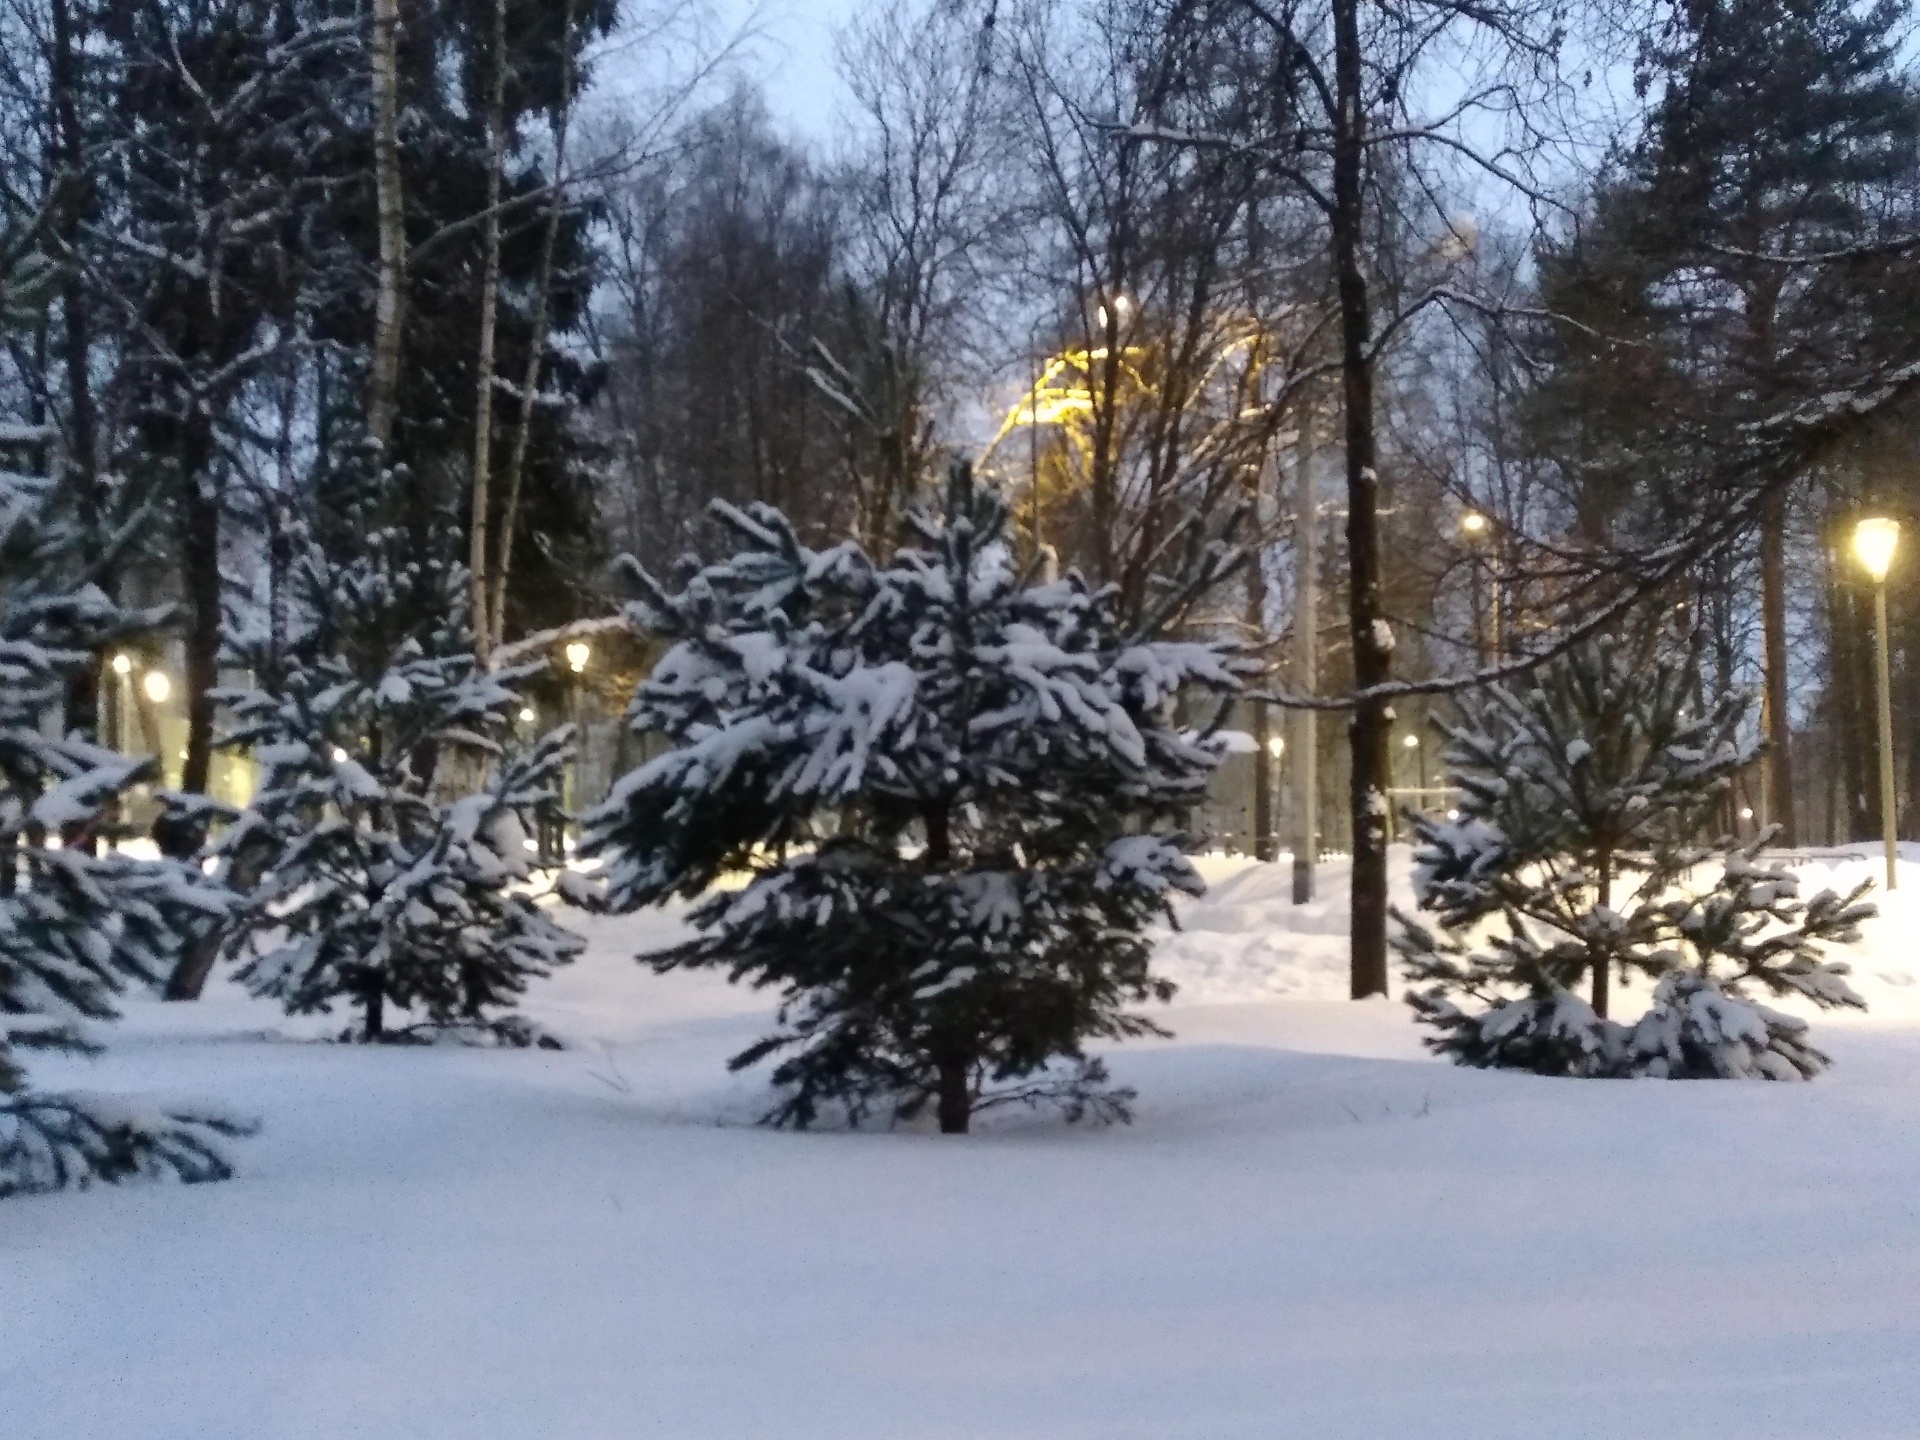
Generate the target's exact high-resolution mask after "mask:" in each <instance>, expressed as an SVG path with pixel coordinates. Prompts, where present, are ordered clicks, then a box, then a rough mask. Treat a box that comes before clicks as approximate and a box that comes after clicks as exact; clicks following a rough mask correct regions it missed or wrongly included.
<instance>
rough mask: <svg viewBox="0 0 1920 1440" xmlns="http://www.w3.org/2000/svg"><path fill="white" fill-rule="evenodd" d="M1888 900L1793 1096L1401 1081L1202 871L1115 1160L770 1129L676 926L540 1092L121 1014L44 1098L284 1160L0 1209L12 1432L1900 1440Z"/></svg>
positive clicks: (1337, 906)
mask: <svg viewBox="0 0 1920 1440" xmlns="http://www.w3.org/2000/svg"><path fill="white" fill-rule="evenodd" d="M1911 860H1912V863H1909V864H1908V865H1906V866H1905V867H1904V868H1905V870H1906V872H1907V873H1908V874H1909V876H1910V878H1909V879H1908V880H1907V883H1906V886H1905V887H1904V888H1903V889H1902V890H1901V891H1900V892H1898V893H1897V894H1895V895H1894V896H1893V897H1892V898H1891V903H1890V904H1889V905H1888V913H1887V915H1886V917H1885V918H1884V919H1882V920H1879V921H1876V922H1873V924H1872V926H1871V927H1870V933H1869V934H1868V936H1867V941H1866V943H1865V944H1864V945H1863V946H1862V947H1860V949H1859V952H1858V953H1857V954H1856V956H1855V957H1854V958H1855V960H1856V964H1857V969H1858V971H1859V976H1858V980H1859V988H1860V989H1861V990H1862V992H1863V993H1864V994H1866V995H1867V997H1868V999H1869V1000H1870V1002H1871V1003H1872V1005H1873V1010H1872V1011H1871V1012H1870V1013H1869V1014H1867V1015H1865V1016H1859V1017H1854V1016H1839V1017H1836V1016H1823V1017H1821V1019H1820V1020H1819V1021H1818V1023H1817V1028H1816V1038H1817V1039H1818V1040H1819V1041H1820V1042H1821V1043H1823V1044H1824V1046H1825V1048H1827V1049H1828V1050H1829V1051H1830V1052H1831V1053H1832V1054H1833V1055H1834V1057H1835V1060H1836V1065H1835V1068H1834V1070H1833V1071H1832V1073H1831V1074H1829V1075H1828V1076H1826V1077H1823V1078H1822V1079H1821V1080H1819V1081H1817V1082H1815V1083H1814V1084H1811V1085H1803V1086H1797V1085H1765V1084H1758V1083H1753V1084H1738V1083H1723V1084H1708V1083H1696V1084H1671V1083H1661V1082H1654V1081H1645V1082H1639V1083H1633V1082H1613V1083H1609V1082H1603V1081H1548V1080H1539V1079H1533V1078H1531V1077H1526V1076H1516V1075H1501V1074H1481V1073H1477V1072H1468V1071H1461V1070H1457V1069H1454V1068H1452V1067H1450V1066H1446V1065H1441V1064H1437V1063H1434V1062H1433V1061H1431V1060H1430V1059H1428V1058H1427V1057H1425V1055H1424V1054H1423V1052H1422V1051H1421V1049H1420V1046H1419V1043H1418V1036H1417V1033H1416V1031H1415V1029H1414V1026H1413V1024H1412V1023H1411V1021H1410V1019H1409V1016H1408V1012H1407V1010H1406V1008H1405V1007H1404V1006H1402V1005H1400V1004H1398V1003H1388V1002H1370V1003H1367V1004H1362V1005H1354V1004H1351V1003H1348V1002H1346V1001H1345V1000H1343V999H1342V998H1341V997H1342V996H1343V995H1344V993H1345V985H1346V976H1345V945H1344V935H1343V932H1344V929H1345V912H1344V904H1343V902H1342V900H1341V897H1340V890H1341V888H1342V883H1343V879H1344V877H1343V876H1342V875H1341V874H1340V873H1339V871H1338V869H1337V868H1336V867H1334V866H1331V865H1330V866H1328V867H1326V868H1325V869H1324V870H1323V873H1322V883H1323V887H1324V894H1325V896H1326V898H1324V899H1322V900H1321V901H1319V902H1318V903H1316V904H1314V905H1311V906H1307V907H1302V908H1300V909H1296V908H1295V907H1293V906H1292V905H1291V904H1289V903H1288V902H1287V894H1286V892H1287V885H1288V875H1287V871H1286V869H1285V867H1283V866H1257V865H1250V864H1247V863H1245V862H1237V861H1234V862H1229V861H1214V862H1209V863H1208V865H1207V869H1208V873H1209V878H1210V880H1211V881H1212V882H1213V884H1214V889H1213V892H1212V893H1211V895H1210V896H1209V897H1208V898H1207V899H1206V900H1204V901H1201V902H1198V903H1196V904H1193V905H1191V906H1189V907H1188V908H1187V911H1186V914H1185V921H1186V926H1187V928H1186V931H1185V932H1184V933H1183V934H1180V935H1177V936H1172V937H1169V938H1167V939H1166V940H1165V941H1164V942H1163V944H1162V946H1161V956H1162V968H1163V969H1164V970H1165V972H1166V973H1168V974H1169V975H1171V976H1172V977H1173V978H1175V979H1176V980H1178V981H1180V982H1181V984H1182V986H1183V993H1182V996H1181V1002H1180V1003H1179V1004H1177V1005H1176V1006H1175V1007H1174V1008H1173V1009H1172V1010H1171V1011H1169V1012H1167V1013H1165V1014H1164V1015H1163V1016H1162V1017H1161V1018H1162V1019H1164V1020H1165V1021H1166V1022H1167V1023H1169V1024H1170V1025H1171V1026H1172V1028H1173V1029H1175V1030H1176V1031H1177V1032H1178V1038H1177V1039H1176V1040H1173V1041H1171V1042H1166V1043H1154V1044H1140V1045H1132V1046H1127V1047H1124V1048H1122V1049H1121V1050H1119V1051H1118V1052H1117V1053H1116V1054H1115V1056H1114V1058H1113V1061H1112V1064H1113V1069H1114V1072H1115V1075H1116V1077H1117V1078H1118V1079H1120V1080H1122V1081H1123V1082H1125V1083H1128V1084H1131V1085H1134V1086H1136V1087H1137V1088H1138V1089H1139V1091H1140V1102H1139V1105H1138V1112H1137V1118H1136V1123H1135V1124H1133V1125H1132V1126H1130V1127H1118V1128H1113V1129H1099V1128H1085V1127H1081V1128H1068V1127H1064V1126H1062V1125H1060V1124H1059V1123H1057V1122H1056V1121H1054V1120H1052V1119H1050V1118H1047V1117H1040V1116H1032V1117H1029V1116H1020V1115H1015V1116H1009V1117H1007V1118H1006V1119H1004V1120H1002V1121H999V1122H998V1123H996V1124H994V1125H992V1126H989V1127H988V1128H987V1129H986V1130H985V1131H984V1132H983V1133H980V1134H976V1135H974V1136H970V1137H967V1138H964V1139H955V1138H942V1137H940V1136H937V1135H932V1134H928V1133H925V1132H924V1131H922V1130H917V1129H916V1130H913V1131H896V1132H892V1133H866V1134H844V1133H824V1134H822V1133H816V1134H810V1135H792V1134H776V1133H769V1132H767V1131H764V1130H761V1129H758V1128H756V1127H754V1126H753V1125H752V1124H751V1123H750V1121H751V1119H752V1117H753V1116H754V1115H755V1114H756V1113H757V1112H758V1110H759V1109H760V1108H761V1107H762V1105H763V1103H764V1098H765V1097H764V1093H763V1092H762V1091H761V1090H760V1088H759V1085H758V1082H757V1081H756V1080H755V1079H754V1078H753V1077H729V1076H727V1075H726V1074H725V1072H724V1069H723V1061H724V1059H725V1057H726V1056H727V1055H728V1054H729V1053H731V1052H732V1051H733V1050H734V1049H736V1048H738V1046H739V1045H740V1044H741V1043H743V1042H744V1041H745V1040H746V1039H748V1038H749V1037H751V1036H753V1035H754V1034H755V1033H757V1030H758V1027H759V1026H760V1025H761V1023H762V1022H763V1020H764V1017H765V1014H766V1011H767V1008H768V1005H767V997H765V996H758V995H754V994H752V993H749V992H741V991H736V990H732V989H729V988H728V987H727V986H726V985H725V984H724V983H723V982H722V981H720V980H718V979H716V978H711V977H704V976H697V977H687V976H674V977H667V978H656V977H654V976H652V975H651V974H649V973H647V972H645V971H643V970H642V969H641V968H640V967H639V966H636V965H634V964H633V963H632V962H631V960H630V959H628V958H627V957H628V956H629V955H630V954H631V953H632V952H633V951H635V950H637V949H640V948H644V947H646V946H649V945H653V944H657V943H660V942H661V941H663V940H665V939H667V938H669V937H671V936H672V935H673V934H675V933H676V930H675V923H674V921H673V920H672V918H671V917H662V916H649V917H640V918H636V919H628V920H621V921H604V922H596V923H595V924H593V925H592V926H590V927H589V928H590V930H591V935H592V940H593V946H592V949H591V951H590V953H589V954H588V955H587V957H586V958H585V959H583V960H582V961H581V962H580V963H579V964H578V965H576V966H574V967H573V968H572V969H571V970H569V971H567V972H565V973H563V974H562V975H560V976H558V977H556V978H555V979H554V980H553V981H551V982H550V983H548V984H545V985H543V986H542V987H541V989H540V990H539V992H538V993H537V995H536V996H535V997H534V998H533V1001H532V1003H531V1004H530V1005H529V1007H528V1009H529V1012H530V1013H531V1014H533V1015H534V1016H535V1017H536V1018H538V1019H539V1020H541V1021H543V1022H544V1023H546V1024H548V1025H549V1026H551V1027H552V1028H554V1029H556V1030H557V1031H559V1032H560V1033H562V1034H564V1035H566V1036H567V1037H569V1039H571V1040H572V1041H573V1042H574V1046H573V1048H571V1049H569V1050H567V1051H565V1052H562V1053H551V1052H533V1053H500V1052H474V1051H460V1050H453V1049H436V1050H391V1051H378V1050H375V1051H370V1050H366V1049H361V1048H357V1047H343V1046H331V1045H321V1044H311V1043H300V1037H302V1036H306V1035H311V1034H312V1033H314V1031H315V1029H316V1027H315V1026H313V1025H311V1024H307V1023H294V1022H288V1021H285V1020H284V1019H282V1018H281V1017H280V1016H279V1014H278V1013H277V1012H276V1011H274V1010H272V1009H270V1008H267V1007H264V1006H261V1005H257V1004H255V1003H253V1002H250V1001H248V1000H247V999H245V998H244V997H243V996H240V995H238V994H236V993H234V992H233V991H232V990H230V989H217V992H216V993H215V994H213V995H212V996H210V998H209V999H208V1000H207V1001H206V1002H203V1003H202V1004H200V1005H197V1006H160V1005H157V1004H152V1003H146V1002H142V1003H138V1004H136V1005H134V1006H133V1007H131V1009H130V1013H129V1017H128V1020H127V1022H126V1023H125V1024H124V1025H122V1026H119V1027H117V1028H116V1029H115V1030H114V1031H112V1032H111V1033H110V1034H109V1035H108V1037H107V1038H108V1039H109V1040H110V1041H111V1044H112V1049H111V1050H110V1052H109V1053H108V1055H107V1056H106V1057H105V1058H104V1059H101V1060H97V1061H92V1062H80V1061H53V1060H48V1059H36V1060H35V1062H34V1075H35V1078H36V1080H37V1081H38V1082H39V1083H41V1084H43V1085H45V1086H48V1087H75V1086H85V1087H86V1088H90V1089H100V1090H120V1089H127V1090H134V1089H137V1090H141V1091H148V1092H154V1093H161V1094H168V1095H186V1096H193V1097H199V1096H210V1097H213V1098H217V1099H219V1100H221V1101H223V1102H225V1103H227V1104H229V1105H233V1106H236V1107H241V1108H245V1109H249V1110H253V1111H255V1112H257V1113H259V1114H260V1115H261V1117H262V1118H263V1120H264V1122H265V1128H264V1130H263V1132H262V1133H261V1135H260V1136H259V1137H258V1138H257V1139H254V1140H251V1141H247V1142H243V1143H242V1144H241V1145H240V1146H239V1152H238V1153H239V1161H240V1164H241V1174H240V1177H239V1178H238V1179H236V1180H235V1181H233V1182H231V1183H230V1184H226V1185H218V1186H206V1187H198V1188H192V1189H185V1188H181V1187H177V1186H168V1187H162V1186H143V1187H131V1188H127V1189H122V1190H104V1191H98V1192H94V1193H91V1194H85V1195H72V1194H69V1195H59V1196H51V1197H42V1198H36V1199H31V1200H15V1201H10V1202H6V1203H4V1204H0V1435H3V1436H5V1437H6V1440H40V1437H59V1440H84V1437H95V1436H98V1437H102V1440H105V1437H116V1440H141V1437H179V1440H228V1437H232V1440H271V1437H293V1436H300V1437H328V1440H334V1437H349V1436H352V1437H379V1440H389V1437H392V1440H401V1437H405V1440H438V1437H488V1440H493V1437H499V1440H507V1437H512V1440H532V1437H538V1440H587V1437H620V1440H630V1437H639V1436H667V1437H687V1440H730V1437H755V1440H812V1437H821V1440H825V1437H832V1440H868V1437H879V1440H884V1437H928V1440H932V1437H939V1440H997V1437H1022V1440H1026V1437H1034V1440H1040V1437H1045V1440H1076V1437H1088V1440H1095V1437H1097V1440H1125V1437H1149V1436H1151V1437H1170V1436H1179V1437H1187V1436H1191V1437H1195V1440H1231V1437H1242V1436H1245V1437H1255V1436H1257V1437H1262V1440H1269V1437H1293V1436H1300V1437H1314V1440H1330V1437H1346V1436H1354V1437H1473V1440H1501V1437H1509V1436H1511V1437H1521V1436H1525V1437H1529V1440H1537V1437H1542V1436H1552V1437H1584V1436H1602V1435H1604V1436H1609V1437H1625V1436H1631V1437H1662V1440H1669V1437H1671V1440H1679V1437H1690V1436H1701V1437H1706V1436H1712V1437H1715V1440H1718V1437H1723V1436H1728V1435H1738V1436H1742V1437H1755V1436H1795V1437H1803V1436H1817V1437H1824V1440H1841V1437H1866V1436H1884V1437H1892V1436H1909V1437H1910V1436H1914V1435H1920V985H1916V983H1915V981H1916V977H1920V951H1917V950H1916V946H1915V934H1916V928H1915V927H1916V922H1920V851H1916V852H1915V853H1914V855H1913V856H1912V857H1911ZM1874 870H1875V866H1874V864H1873V862H1872V860H1871V859H1870V858H1862V859H1857V860H1854V859H1849V860H1842V861H1837V862H1818V863H1815V864H1813V865H1811V866H1810V867H1809V880H1810V881H1811V882H1812V883H1811V888H1818V887H1819V886H1820V885H1822V884H1826V883H1833V884H1836V885H1838V884H1845V883H1847V882H1848V881H1849V879H1850V878H1852V877H1855V876H1859V875H1866V874H1870V873H1873V872H1874ZM1881 898H1882V900H1883V901H1885V900H1886V899H1887V897H1881ZM337 1023H338V1022H336V1024H337Z"/></svg>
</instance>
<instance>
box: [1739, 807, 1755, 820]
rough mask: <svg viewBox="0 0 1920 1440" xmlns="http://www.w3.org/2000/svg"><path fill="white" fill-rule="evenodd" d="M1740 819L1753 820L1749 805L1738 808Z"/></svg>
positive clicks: (1751, 809) (1751, 808)
mask: <svg viewBox="0 0 1920 1440" xmlns="http://www.w3.org/2000/svg"><path fill="white" fill-rule="evenodd" d="M1740 818H1741V819H1742V820H1751V819H1753V807H1752V806H1751V805H1742V806H1741V807H1740Z"/></svg>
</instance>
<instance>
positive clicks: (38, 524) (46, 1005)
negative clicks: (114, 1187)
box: [0, 474, 248, 1196]
mask: <svg viewBox="0 0 1920 1440" xmlns="http://www.w3.org/2000/svg"><path fill="white" fill-rule="evenodd" d="M52 488H53V487H52V485H51V484H50V482H48V481H46V480H44V479H40V478H37V477H27V476H17V475H11V474H0V1096H4V1097H7V1098H6V1099H5V1100H4V1101H3V1102H0V1196H4V1195H10V1194H14V1193H17V1192H20V1191H33V1190H45V1189H54V1188H57V1187H59V1186H62V1185H68V1184H86V1183H89V1182H90V1181H93V1180H119V1179H122V1178H125V1177H126V1176H129V1175H133V1174H158V1173H172V1174H175V1175H178V1176H179V1177H181V1178H182V1179H186V1180H212V1179H221V1178H224V1177H225V1176H226V1175H228V1174H230V1173H231V1171H230V1170H229V1168H228V1165H227V1162H226V1160H225V1158H224V1157H223V1156H222V1154H221V1151H220V1148H219V1145H218V1143H217V1138H218V1137H219V1136H220V1135H235V1134H240V1133H243V1132H244V1131H245V1130H246V1129H247V1128H248V1127H247V1126H245V1125H244V1124H242V1123H241V1122H238V1121H235V1120H233V1119H231V1118H229V1117H224V1116H220V1115H215V1114H212V1113H206V1112H200V1111H181V1110H177V1109H167V1108H164V1107H155V1106H149V1105H139V1104H133V1103H130V1102H126V1101H116V1100H112V1099H110V1098H106V1097H97V1096H81V1095H37V1094H31V1093H24V1094H23V1093H21V1092H23V1091H24V1089H25V1086H26V1073H25V1069H24V1067H23V1065H22V1064H21V1062H20V1059H19V1057H18V1055H17V1053H16V1052H17V1051H18V1050H22V1049H42V1050H65V1051H78V1052H86V1051H90V1050H92V1049H93V1048H95V1047H94V1044H93V1042H92V1041H91V1040H90V1039H89V1038H88V1036H87V1033H86V1028H85V1027H86V1025H87V1023H88V1022H91V1021H102V1020H111V1019H112V1018H114V1014H115V1011H114V999H115V997H116V996H118V995H119V994H120V993H121V992H122V991H123V990H124V989H125V988H126V987H127V986H128V985H130V984H136V985H154V984H157V983H159V982H160V981H161V980H162V979H164V978H165V977H166V975H167V973H168V971H169V970H170V969H171V968H172V965H173V963H174V960H175V958H176V956H177V955H178V954H179V952H180V950H181V949H182V948H183V947H184V946H185V945H186V944H187V943H188V942H189V941H190V940H191V939H192V937H193V936H194V935H195V934H196V933H197V932H198V931H199V930H200V929H202V928H204V927H206V926H207V925H209V924H212V923H214V922H215V921H216V920H217V919H218V918H219V917H220V916H221V915H222V914H223V913H224V912H225V909H226V906H227V896H226V893H225V891H224V890H222V889H221V888H220V887H219V886H217V885H214V884H212V883H210V882H209V881H208V880H207V879H206V878H205V877H204V876H202V875H201V874H200V873H199V872H198V871H196V870H194V869H193V868H191V867H189V866H185V865H179V864H175V863H173V862H171V861H165V860H162V861H148V860H140V859H136V858H134V857H132V856H130V855H127V854H123V853H120V852H118V851H114V850H110V849H109V850H105V851H101V849H100V840H101V837H102V833H103V831H104V830H105V828H106V827H107V822H108V820H109V818H110V815H111V812H112V810H113V808H114V807H115V805H116V804H117V803H118V801H119V799H120V797H121V796H122V795H123V794H124V793H125V792H126V791H127V790H128V789H129V787H131V786H132V785H133V784H134V783H135V782H137V781H139V780H142V779H144V778H146V777H147V775H148V773H149V770H150V762H147V761H136V760H128V759H125V758H123V757H122V756H119V755H116V754H114V753H113V752H112V751H109V750H103V749H101V748H100V747H98V746H96V745H94V744H92V743H90V742H88V741H85V740H83V739H81V738H79V737H78V736H67V735H61V734H60V733H59V732H58V730H57V728H55V727H54V725H53V724H52V721H53V720H54V719H55V718H57V717H58V716H59V715H60V714H61V712H62V709H63V705H64V700H65V692H66V685H67V680H68V677H69V675H70V674H71V673H72V672H73V671H74V670H76V669H77V668H79V667H81V666H83V665H88V664H92V663H94V656H95V654H96V653H97V651H98V650H99V649H100V648H101V647H102V646H104V645H105V644H106V643H107V642H109V641H110V640H111V639H113V638H114V637H115V636H118V635H122V634H125V633H127V632H129V631H131V630H135V629H139V628H143V627H144V626H146V625H149V624H151V623H152V621H153V619H154V618H155V617H154V616H151V615H139V614H133V613H129V612H126V611H123V610H121V609H120V608H119V607H117V606H116V605H114V604H113V603H112V602H111V601H109V600H108V599H107V597H106V596H105V595H104V594H102V593H101V592H100V591H99V590H98V589H97V588H95V587H94V586H92V585H88V584H84V583H82V584H78V585H74V584H73V583H72V581H71V577H72V576H73V575H74V573H75V571H76V570H77V569H78V568H82V566H83V560H82V557H80V556H79V555H77V554H76V553H75V551H74V548H73V547H72V546H71V545H70V544H69V543H67V542H68V541H69V540H70V539H71V536H70V535H69V534H68V533H67V532H66V531H65V530H64V529H63V528H62V527H61V526H59V525H58V524H55V523H52V522H50V520H49V518H48V510H49V500H50V492H51V490H52Z"/></svg>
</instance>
